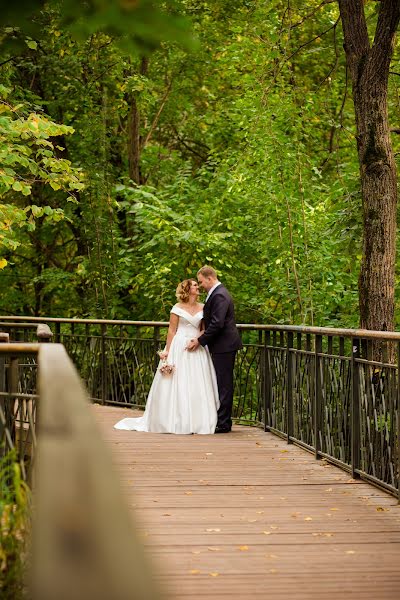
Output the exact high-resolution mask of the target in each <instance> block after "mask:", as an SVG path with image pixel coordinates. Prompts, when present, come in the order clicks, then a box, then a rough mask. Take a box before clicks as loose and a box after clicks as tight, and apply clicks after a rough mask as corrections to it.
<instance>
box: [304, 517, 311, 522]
mask: <svg viewBox="0 0 400 600" xmlns="http://www.w3.org/2000/svg"><path fill="white" fill-rule="evenodd" d="M304 520H305V521H312V517H306V518H305V519H304Z"/></svg>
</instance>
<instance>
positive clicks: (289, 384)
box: [286, 331, 294, 444]
mask: <svg viewBox="0 0 400 600" xmlns="http://www.w3.org/2000/svg"><path fill="white" fill-rule="evenodd" d="M286 352H287V358H286V365H287V371H286V375H287V381H286V410H287V413H286V415H287V423H286V433H287V443H288V444H291V443H292V440H291V438H292V437H293V357H294V350H293V332H292V331H289V332H288V334H287V345H286Z"/></svg>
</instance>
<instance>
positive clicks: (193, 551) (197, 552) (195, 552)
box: [192, 550, 201, 554]
mask: <svg viewBox="0 0 400 600" xmlns="http://www.w3.org/2000/svg"><path fill="white" fill-rule="evenodd" d="M192 554H201V550H192Z"/></svg>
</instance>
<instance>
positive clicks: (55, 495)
mask: <svg viewBox="0 0 400 600" xmlns="http://www.w3.org/2000/svg"><path fill="white" fill-rule="evenodd" d="M0 353H1V355H3V356H4V355H5V354H8V355H9V356H11V357H13V358H15V357H18V356H24V355H27V354H30V355H37V356H38V369H39V370H38V389H39V400H38V415H39V416H38V423H37V426H36V429H37V433H38V445H37V460H36V468H35V477H34V495H35V516H34V525H33V551H32V569H31V578H30V582H29V584H30V587H31V594H30V597H32V598H33V599H34V600H54V599H55V598H57V600H71V598H73V599H74V600H89V599H96V600H111V599H113V600H131V599H132V598H135V599H137V600H159V598H163V597H165V596H164V594H161V592H160V590H159V589H158V586H157V584H156V583H155V580H154V579H155V578H154V573H153V572H152V569H151V566H150V564H149V561H148V559H147V557H145V556H144V547H143V545H142V543H141V541H140V539H139V534H138V532H137V528H136V527H135V524H134V523H133V520H132V514H131V512H130V511H129V510H128V507H127V506H126V505H125V503H124V501H123V498H122V493H121V491H120V484H119V481H118V477H117V475H116V473H115V471H114V469H113V465H112V461H111V455H110V452H109V451H108V449H107V447H106V444H105V443H104V441H103V440H102V437H101V435H100V432H99V431H98V429H97V426H96V424H95V421H94V418H93V416H92V414H91V411H90V405H89V401H88V397H87V393H86V390H85V388H84V386H83V383H82V381H81V379H80V377H79V375H78V373H77V371H76V369H75V367H74V366H73V364H72V362H71V360H70V359H69V357H68V355H67V353H66V351H65V348H64V346H62V345H61V344H46V343H42V344H25V343H24V344H18V343H14V344H13V343H9V344H7V343H3V344H0Z"/></svg>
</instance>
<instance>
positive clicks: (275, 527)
mask: <svg viewBox="0 0 400 600" xmlns="http://www.w3.org/2000/svg"><path fill="white" fill-rule="evenodd" d="M270 527H271V529H278V525H270Z"/></svg>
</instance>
